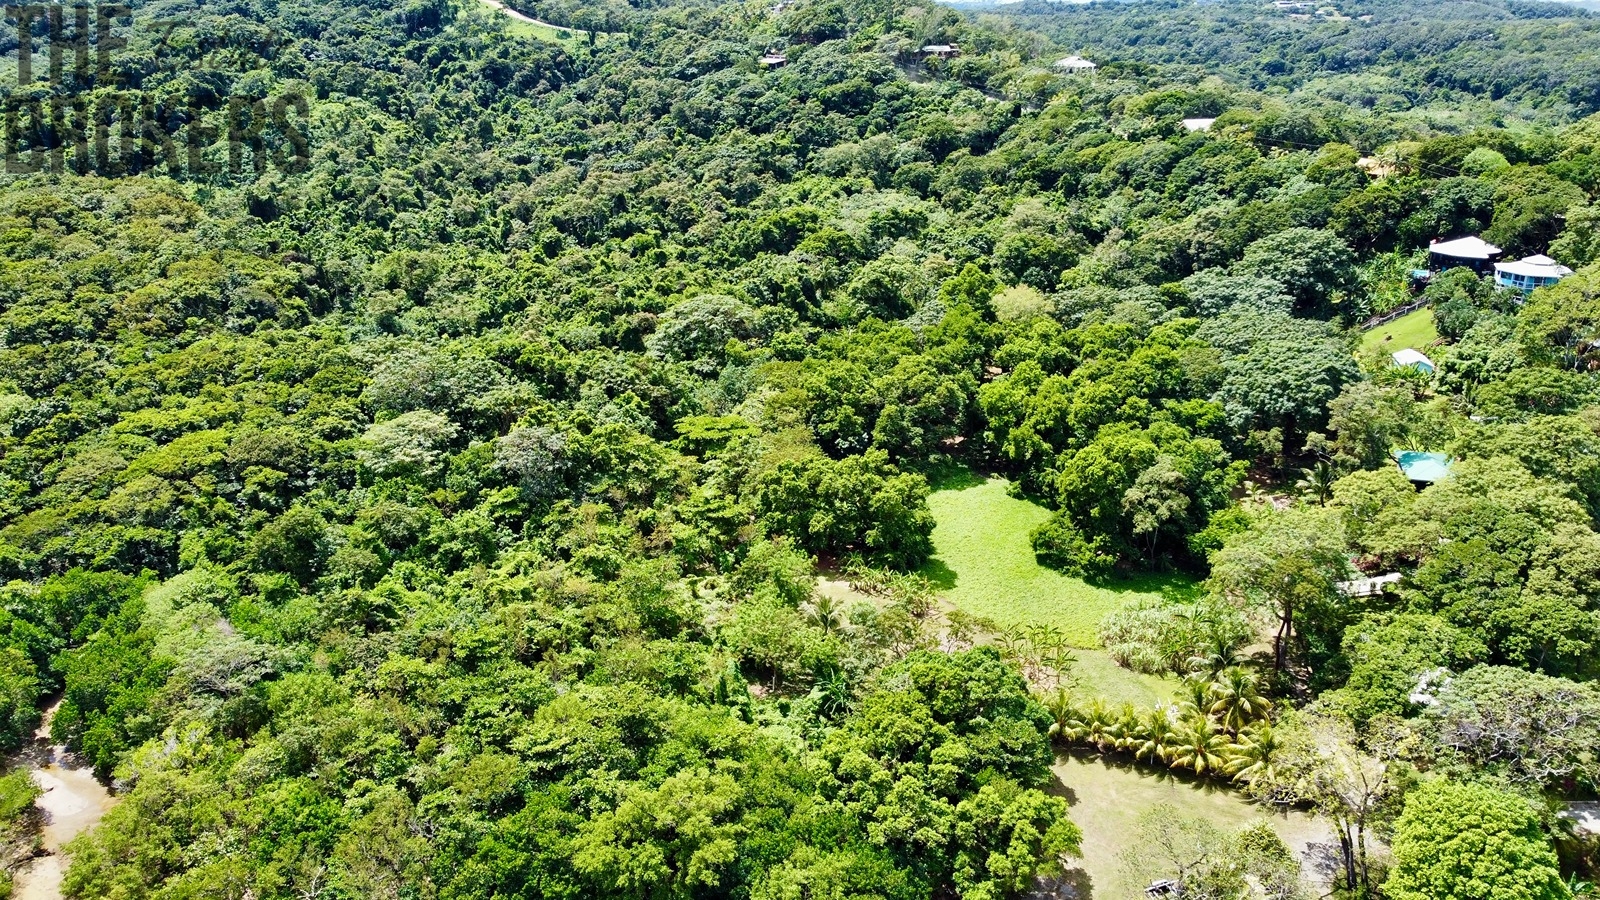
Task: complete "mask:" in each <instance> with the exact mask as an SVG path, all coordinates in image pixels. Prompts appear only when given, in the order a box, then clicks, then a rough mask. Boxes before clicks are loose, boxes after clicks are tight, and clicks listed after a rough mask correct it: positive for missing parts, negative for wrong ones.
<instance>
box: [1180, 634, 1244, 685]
mask: <svg viewBox="0 0 1600 900" xmlns="http://www.w3.org/2000/svg"><path fill="white" fill-rule="evenodd" d="M1188 662H1189V671H1190V672H1193V673H1194V674H1196V675H1204V676H1205V677H1207V678H1216V677H1217V673H1218V672H1221V671H1222V670H1223V669H1226V668H1228V667H1229V666H1236V665H1238V664H1239V650H1238V648H1237V647H1235V646H1234V642H1233V638H1232V637H1231V636H1230V635H1229V634H1228V633H1227V631H1225V630H1224V629H1222V628H1220V627H1217V626H1215V625H1213V626H1212V627H1211V628H1210V629H1208V630H1207V631H1206V638H1205V643H1204V644H1203V645H1202V646H1201V648H1200V650H1199V652H1197V653H1195V655H1193V656H1191V657H1189V661H1188Z"/></svg>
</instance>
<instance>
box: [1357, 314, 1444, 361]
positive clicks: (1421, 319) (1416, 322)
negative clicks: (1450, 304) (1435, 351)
mask: <svg viewBox="0 0 1600 900" xmlns="http://www.w3.org/2000/svg"><path fill="white" fill-rule="evenodd" d="M1438 339H1439V331H1438V329H1436V328H1434V327H1433V310H1431V309H1429V308H1428V307H1426V306H1424V307H1423V308H1422V309H1419V310H1416V311H1415V312H1409V313H1406V314H1405V315H1403V316H1401V317H1400V318H1398V319H1395V320H1394V321H1393V322H1388V323H1385V324H1383V325H1379V326H1378V327H1377V328H1374V329H1372V330H1371V331H1369V332H1367V333H1366V334H1363V335H1362V336H1361V349H1362V351H1363V352H1366V351H1371V350H1373V349H1377V348H1381V349H1383V350H1384V351H1385V352H1388V353H1393V352H1395V351H1397V350H1404V349H1405V348H1407V347H1410V348H1412V349H1413V350H1421V351H1422V352H1424V353H1426V352H1428V351H1427V347H1428V345H1429V344H1431V343H1433V342H1434V341H1436V340H1438Z"/></svg>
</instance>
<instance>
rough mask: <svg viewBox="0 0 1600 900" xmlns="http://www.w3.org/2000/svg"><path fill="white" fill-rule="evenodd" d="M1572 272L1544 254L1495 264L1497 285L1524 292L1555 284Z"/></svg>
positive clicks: (1495, 281)
mask: <svg viewBox="0 0 1600 900" xmlns="http://www.w3.org/2000/svg"><path fill="white" fill-rule="evenodd" d="M1571 274H1572V270H1571V269H1569V268H1567V267H1566V266H1563V265H1562V264H1560V263H1558V262H1556V261H1555V260H1553V259H1551V258H1550V257H1548V256H1544V255H1542V254H1534V255H1533V256H1525V257H1523V258H1522V259H1519V260H1517V261H1516V262H1503V263H1495V264H1494V283H1495V286H1496V287H1502V288H1508V289H1510V290H1513V291H1521V292H1522V293H1524V294H1526V293H1529V292H1531V291H1532V290H1533V289H1534V288H1542V287H1545V286H1546V285H1551V284H1555V283H1556V282H1558V281H1560V280H1561V279H1563V278H1565V277H1567V276H1568V275H1571Z"/></svg>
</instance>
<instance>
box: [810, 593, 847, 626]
mask: <svg viewBox="0 0 1600 900" xmlns="http://www.w3.org/2000/svg"><path fill="white" fill-rule="evenodd" d="M806 621H808V622H810V623H811V624H812V625H815V626H816V627H818V628H820V629H822V633H823V634H837V633H838V632H839V631H840V630H841V629H842V628H843V627H844V615H843V612H842V611H841V610H840V609H839V605H838V603H837V602H836V601H835V600H834V599H833V598H832V597H829V596H828V595H827V594H820V595H818V596H817V597H816V599H814V600H812V601H811V609H810V610H809V611H807V613H806Z"/></svg>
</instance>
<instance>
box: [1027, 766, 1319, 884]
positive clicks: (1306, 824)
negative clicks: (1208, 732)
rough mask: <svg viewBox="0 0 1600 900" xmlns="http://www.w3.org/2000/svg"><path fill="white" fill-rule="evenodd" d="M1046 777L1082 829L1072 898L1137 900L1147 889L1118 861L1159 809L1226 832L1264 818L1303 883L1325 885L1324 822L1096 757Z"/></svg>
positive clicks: (1059, 768)
mask: <svg viewBox="0 0 1600 900" xmlns="http://www.w3.org/2000/svg"><path fill="white" fill-rule="evenodd" d="M1052 771H1053V772H1055V775H1056V779H1057V781H1058V782H1059V783H1060V790H1061V792H1062V793H1063V794H1064V795H1065V796H1066V798H1067V800H1068V801H1069V802H1070V803H1071V811H1070V815H1071V817H1072V821H1073V822H1075V823H1077V825H1078V827H1079V828H1081V829H1083V858H1082V859H1080V860H1078V861H1077V862H1076V865H1077V867H1078V871H1075V872H1069V873H1068V878H1067V879H1066V880H1067V881H1069V882H1070V883H1071V884H1072V885H1074V886H1075V888H1076V891H1075V894H1076V897H1077V898H1078V900H1143V897H1144V888H1145V885H1144V884H1142V883H1136V882H1135V881H1134V879H1133V876H1132V875H1131V874H1130V873H1128V872H1125V871H1124V868H1125V864H1124V862H1123V859H1122V857H1123V855H1124V854H1125V853H1126V852H1128V851H1135V852H1136V851H1137V850H1138V847H1137V846H1135V845H1136V842H1137V831H1138V822H1139V817H1140V816H1142V815H1144V814H1145V813H1146V812H1148V811H1150V810H1152V809H1155V808H1157V807H1160V806H1170V807H1173V808H1175V809H1177V810H1178V811H1179V812H1180V813H1182V814H1183V815H1185V816H1189V817H1193V818H1199V819H1204V820H1206V821H1208V822H1210V823H1211V824H1213V825H1215V826H1217V827H1218V828H1220V829H1222V830H1223V831H1227V832H1233V831H1237V830H1238V829H1240V828H1242V827H1243V826H1245V825H1247V824H1249V823H1250V822H1252V821H1255V820H1257V819H1265V820H1266V821H1267V822H1269V823H1270V824H1271V825H1272V829H1273V830H1274V831H1276V832H1277V833H1278V836H1279V837H1281V838H1283V841H1284V843H1286V844H1288V845H1289V847H1290V849H1292V850H1294V851H1295V852H1296V853H1297V854H1300V855H1301V857H1302V873H1303V874H1304V875H1305V876H1306V879H1307V882H1308V883H1310V884H1325V883H1326V876H1325V875H1323V874H1320V869H1319V865H1320V863H1319V862H1318V860H1320V859H1322V858H1323V857H1324V854H1325V853H1326V850H1327V848H1328V847H1329V846H1330V845H1331V844H1332V842H1333V840H1334V838H1333V833H1332V831H1331V830H1330V829H1329V826H1328V823H1327V822H1326V821H1324V820H1322V819H1319V818H1316V817H1314V816H1311V815H1309V814H1307V813H1303V812H1300V811H1298V810H1287V811H1284V810H1275V809H1269V808H1266V807H1262V806H1260V805H1258V804H1254V803H1251V802H1250V801H1248V800H1246V799H1245V798H1244V796H1243V795H1241V794H1240V793H1239V792H1237V791H1234V790H1231V789H1229V788H1227V787H1224V786H1221V785H1217V784H1213V783H1209V782H1204V781H1200V780H1198V779H1194V778H1188V777H1179V776H1177V775H1173V774H1170V773H1168V772H1166V771H1164V770H1161V769H1157V768H1153V767H1144V766H1133V765H1125V764H1120V763H1117V762H1106V761H1103V760H1101V759H1100V758H1099V757H1096V756H1088V755H1085V756H1080V755H1077V754H1061V755H1059V756H1057V757H1056V765H1055V766H1054V767H1053V769H1052Z"/></svg>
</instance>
